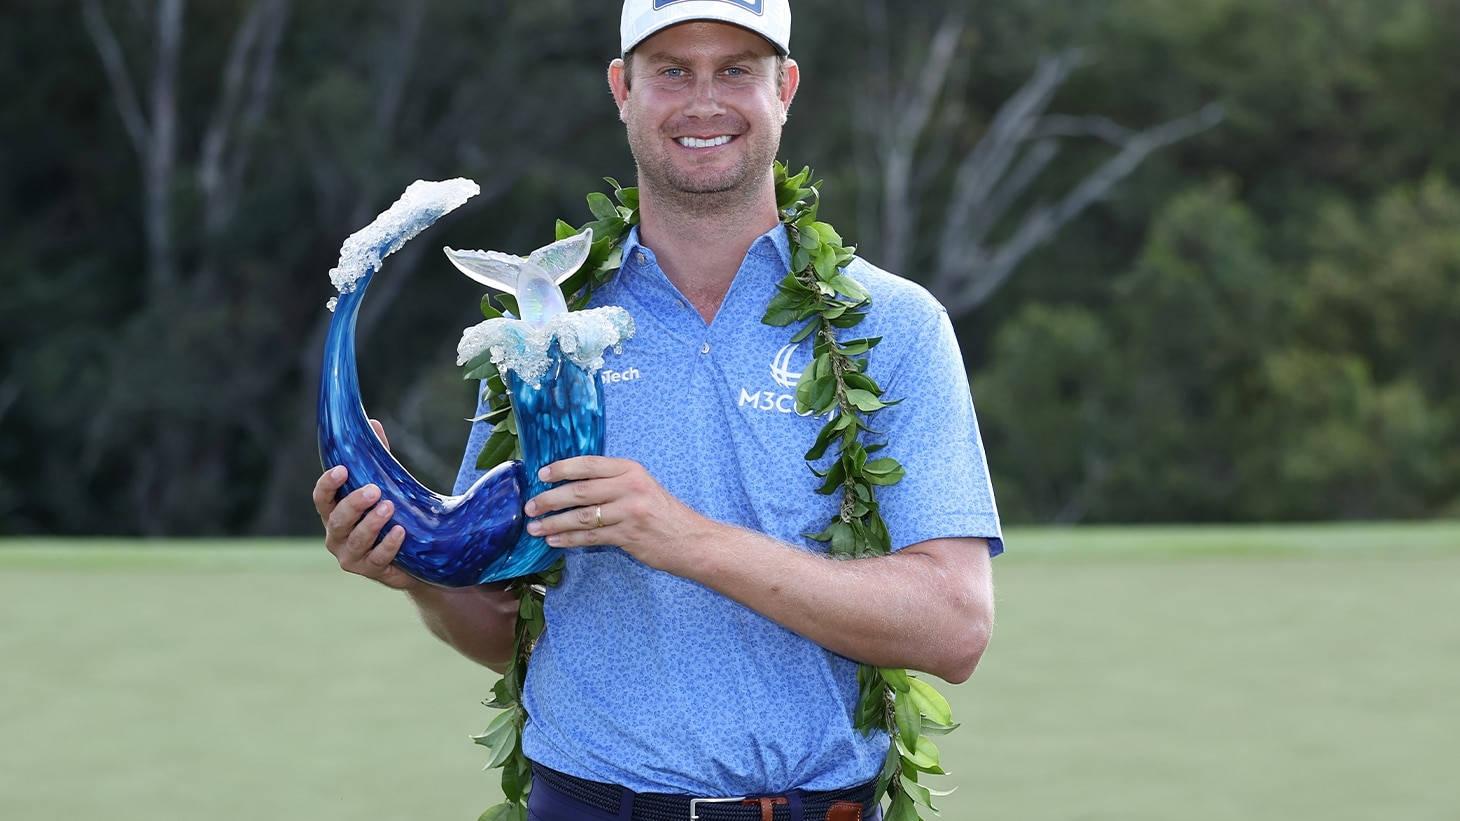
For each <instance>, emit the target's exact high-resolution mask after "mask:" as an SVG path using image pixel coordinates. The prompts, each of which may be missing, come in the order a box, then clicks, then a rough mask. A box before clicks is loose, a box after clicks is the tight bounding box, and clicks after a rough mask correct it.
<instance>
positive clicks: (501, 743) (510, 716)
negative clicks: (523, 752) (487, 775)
mask: <svg viewBox="0 0 1460 821" xmlns="http://www.w3.org/2000/svg"><path fill="white" fill-rule="evenodd" d="M517 713H518V708H516V707H512V708H509V709H506V710H503V711H502V712H501V713H499V714H498V715H497V717H496V718H494V719H492V723H490V724H488V725H487V729H486V730H484V731H482V734H481V735H475V736H472V741H474V742H476V743H477V744H480V745H482V746H483V747H486V748H487V749H488V750H491V751H492V755H491V758H490V759H489V760H488V762H487V765H486V767H484V768H483V769H488V770H489V769H492V768H493V767H500V766H502V762H504V761H506V760H507V757H508V756H510V755H512V753H513V751H514V750H516V749H517Z"/></svg>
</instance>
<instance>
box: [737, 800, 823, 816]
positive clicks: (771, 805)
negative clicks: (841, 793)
mask: <svg viewBox="0 0 1460 821" xmlns="http://www.w3.org/2000/svg"><path fill="white" fill-rule="evenodd" d="M740 803H742V804H759V805H760V821H772V819H774V818H775V817H776V816H775V813H776V811H775V807H776V806H777V805H780V806H784V805H785V804H786V803H787V801H786V799H785V797H784V796H779V795H778V796H775V797H774V798H772V797H770V796H766V797H764V798H747V799H745V800H744V801H741V802H740ZM827 818H828V819H830V818H831V816H829V815H828V816H827Z"/></svg>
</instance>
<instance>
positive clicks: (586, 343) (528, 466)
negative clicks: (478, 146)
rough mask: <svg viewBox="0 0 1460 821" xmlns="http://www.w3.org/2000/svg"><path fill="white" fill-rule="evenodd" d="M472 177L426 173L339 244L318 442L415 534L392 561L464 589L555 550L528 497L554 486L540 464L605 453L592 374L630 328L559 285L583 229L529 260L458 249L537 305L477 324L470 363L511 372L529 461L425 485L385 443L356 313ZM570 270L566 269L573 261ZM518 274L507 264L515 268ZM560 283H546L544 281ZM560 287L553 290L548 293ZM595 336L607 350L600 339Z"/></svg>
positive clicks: (614, 312)
mask: <svg viewBox="0 0 1460 821" xmlns="http://www.w3.org/2000/svg"><path fill="white" fill-rule="evenodd" d="M477 190H478V189H477V186H476V184H475V183H473V182H471V181H470V180H450V181H446V182H419V181H418V182H416V183H414V184H412V185H411V186H410V187H409V188H407V189H406V193H405V194H404V195H402V197H401V199H400V200H398V201H397V202H396V203H395V204H394V205H392V206H391V208H390V209H389V210H387V211H386V212H385V213H383V214H381V215H380V216H379V217H377V218H376V220H375V221H374V222H372V223H371V224H370V225H369V226H367V227H366V228H364V229H362V230H361V231H359V232H357V233H356V234H354V235H352V236H351V237H350V238H349V239H348V240H346V241H345V244H344V246H343V247H342V248H341V249H340V264H339V266H338V267H336V268H335V269H334V270H332V271H330V279H331V281H333V282H334V284H335V286H336V287H337V288H338V289H339V291H340V296H339V298H338V300H337V301H332V303H331V307H332V309H333V310H334V316H333V318H332V319H331V320H330V327H329V333H328V335H327V337H326V339H325V348H324V366H323V369H322V371H321V375H320V390H319V406H318V414H319V416H318V421H319V452H320V461H321V462H322V463H323V465H324V466H325V467H331V466H333V465H344V466H345V467H346V468H347V469H348V470H349V478H348V480H347V481H346V483H345V485H344V486H343V487H342V488H341V489H340V495H341V496H343V495H345V494H348V493H350V492H352V491H354V490H356V489H357V488H360V487H363V486H364V485H367V484H375V485H376V486H378V487H379V488H380V490H381V498H382V500H389V501H391V502H392V503H393V504H394V505H395V513H394V515H393V516H392V517H391V520H390V522H389V523H388V524H387V525H386V526H385V528H383V529H382V532H389V530H390V528H391V527H393V526H395V525H400V526H401V527H402V528H403V529H404V530H405V534H406V536H405V541H404V543H403V544H402V545H401V549H400V551H399V552H398V553H397V554H396V559H395V563H396V564H397V565H398V566H400V567H401V568H402V569H403V570H405V571H406V572H407V573H409V574H411V575H412V576H415V577H416V578H418V579H421V580H423V581H427V582H430V583H432V584H437V585H442V586H446V587H462V586H467V585H472V584H479V583H482V582H487V581H496V580H500V579H509V578H515V577H517V576H524V575H528V574H531V573H535V572H538V571H540V570H544V569H546V568H547V567H549V566H551V565H552V564H553V562H554V561H556V560H557V555H556V554H557V552H558V551H556V550H553V549H551V548H549V547H548V546H547V544H546V542H544V541H542V540H541V539H538V538H535V537H532V536H530V535H528V534H527V532H526V530H525V529H524V527H523V524H524V516H523V512H522V506H523V504H524V503H525V501H526V500H527V499H529V498H531V497H532V496H534V495H536V494H537V493H539V492H541V491H542V490H544V489H546V488H545V486H544V485H543V484H542V482H540V481H539V480H538V479H537V471H538V468H540V467H542V466H543V465H545V464H547V463H549V462H552V461H556V460H558V459H564V458H567V457H570V456H580V455H587V454H601V453H602V452H603V411H602V405H601V402H600V399H599V394H598V379H597V377H596V371H597V369H598V368H599V367H601V365H602V357H603V351H604V349H605V348H607V347H609V346H611V345H617V344H618V343H619V341H620V340H621V339H622V338H624V337H625V336H629V335H632V333H633V330H632V322H631V321H630V320H629V319H628V316H627V314H625V313H624V312H623V311H622V310H621V309H598V310H596V311H584V312H580V313H575V314H568V313H567V308H566V306H565V305H564V304H563V299H562V294H561V292H560V291H559V290H558V288H557V285H558V283H560V282H561V281H562V280H564V279H566V278H567V277H568V276H569V275H571V274H572V273H573V271H574V270H576V269H577V268H578V267H579V266H580V265H582V263H583V261H584V259H586V258H587V255H588V248H589V245H590V244H591V242H592V235H591V234H581V235H578V236H576V237H571V238H569V239H567V240H563V241H562V242H559V243H554V244H553V245H550V246H548V247H547V248H544V249H540V250H539V251H537V252H534V254H533V255H532V256H530V257H528V258H527V259H525V260H524V259H522V258H520V257H513V256H510V255H506V254H497V253H494V252H482V251H470V252H456V251H450V250H449V249H448V255H451V256H452V261H453V262H454V263H456V264H457V266H458V267H459V268H462V269H463V270H467V268H468V267H469V266H468V265H467V264H464V263H463V262H462V261H461V260H462V259H467V260H472V261H473V262H472V263H471V265H470V267H473V268H475V269H480V268H483V267H486V268H490V269H492V270H493V271H494V272H495V273H496V274H498V275H501V276H500V277H499V278H495V279H492V280H491V281H488V280H487V279H484V278H483V277H481V276H478V275H475V274H472V273H470V272H469V275H472V276H473V278H475V279H478V280H480V281H484V282H488V284H490V285H492V286H493V287H496V288H499V289H500V290H506V291H509V292H512V293H516V294H517V295H518V297H519V303H520V304H522V305H527V306H530V310H531V312H532V315H531V317H530V320H529V318H528V317H527V316H526V314H527V313H528V311H529V309H527V308H525V309H524V311H523V312H524V315H525V316H524V319H523V320H516V319H508V318H500V319H493V320H488V321H486V322H483V323H481V324H480V325H478V326H475V327H473V328H470V329H468V330H467V332H466V334H464V335H463V339H462V345H461V347H460V348H459V351H458V352H459V353H460V354H461V355H462V356H463V357H464V358H463V359H462V362H463V363H464V362H466V361H469V360H470V359H471V358H474V357H475V356H477V355H478V354H479V353H480V352H481V351H483V350H489V351H491V353H492V358H493V360H494V361H496V362H497V364H498V367H499V368H500V369H501V370H502V372H503V374H504V376H505V377H506V379H507V383H508V387H509V391H510V394H511V400H512V403H513V408H514V410H515V412H516V415H517V420H518V422H517V424H518V433H519V437H520V440H519V441H520V443H521V448H522V452H523V461H521V462H519V461H516V460H513V461H508V462H505V463H503V464H501V465H497V466H496V467H494V468H492V469H491V470H489V471H488V472H487V473H486V474H484V475H483V476H482V477H481V478H479V479H478V480H477V481H476V482H475V483H474V484H473V485H472V486H471V487H470V488H469V489H468V490H467V491H466V492H465V493H463V494H461V495H459V496H444V495H442V494H439V493H435V492H433V491H431V490H430V489H428V488H426V487H425V486H423V485H422V484H421V483H420V482H418V481H417V480H416V479H415V478H414V477H412V476H411V475H410V473H409V472H408V471H407V470H406V469H405V468H404V467H402V466H401V464H400V462H398V461H397V460H396V459H395V457H394V456H392V455H391V454H390V452H389V451H388V450H387V449H386V448H385V446H384V445H383V444H382V443H381V441H380V439H379V438H378V437H377V436H376V435H375V431H374V430H373V429H372V428H371V427H370V423H369V419H368V417H367V416H366V414H365V409H364V407H363V405H362V404H361V402H360V385H359V377H358V374H357V371H356V366H355V324H356V319H357V317H358V315H359V311H360V303H361V301H362V299H363V297H364V293H365V288H366V286H368V285H369V283H370V280H371V278H372V277H373V276H374V275H375V273H376V272H378V271H379V269H380V266H381V263H382V261H383V260H384V258H385V257H387V256H389V255H390V254H391V253H393V252H394V251H396V250H397V249H399V248H400V247H401V246H402V245H404V244H405V243H406V241H407V240H409V239H411V238H412V237H414V236H415V235H416V234H418V233H420V232H421V231H422V230H424V229H425V228H426V227H428V226H430V225H431V224H432V223H434V222H435V221H436V220H437V219H439V218H440V217H441V215H443V214H445V213H447V212H448V211H451V210H453V209H455V208H456V207H458V206H459V205H461V204H462V203H463V202H465V201H466V200H467V199H469V198H470V197H472V196H474V195H475V194H476V193H477ZM565 266H571V267H568V268H567V270H566V271H564V270H563V268H564V267H565ZM508 275H511V276H510V277H509V276H508ZM545 284H546V285H547V286H550V287H547V288H544V285H545ZM549 292H551V293H549ZM594 345H597V346H598V347H597V349H596V351H595V350H592V347H593V346H594Z"/></svg>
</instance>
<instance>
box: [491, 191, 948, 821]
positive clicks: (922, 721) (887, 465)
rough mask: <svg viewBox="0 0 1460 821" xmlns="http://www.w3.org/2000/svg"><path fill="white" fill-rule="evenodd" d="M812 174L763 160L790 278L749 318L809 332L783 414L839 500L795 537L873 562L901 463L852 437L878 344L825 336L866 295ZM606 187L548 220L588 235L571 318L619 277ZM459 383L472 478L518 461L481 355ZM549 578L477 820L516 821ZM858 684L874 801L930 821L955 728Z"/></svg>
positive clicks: (511, 689) (875, 674) (883, 687)
mask: <svg viewBox="0 0 1460 821" xmlns="http://www.w3.org/2000/svg"><path fill="white" fill-rule="evenodd" d="M811 177H812V173H811V169H809V168H803V169H802V170H801V172H800V173H799V174H796V175H795V176H791V175H789V174H788V173H787V171H786V168H785V166H784V165H782V164H781V163H779V162H778V163H776V164H775V186H776V206H777V209H778V211H779V215H780V219H781V223H782V224H783V225H785V226H786V230H787V233H788V235H789V238H790V241H791V248H792V251H791V271H790V272H789V273H788V274H786V277H785V278H784V279H783V280H781V282H780V283H779V284H778V285H777V286H776V295H775V296H774V297H773V298H772V299H771V301H770V304H769V305H768V306H767V307H766V312H765V316H764V317H762V318H761V321H762V322H764V323H765V324H767V325H774V326H778V327H784V326H789V325H795V324H797V323H801V327H800V328H799V329H798V330H797V331H796V333H795V334H794V335H793V336H792V341H794V342H800V341H802V340H804V339H807V338H808V337H814V343H813V348H812V361H811V364H810V365H809V366H807V368H806V370H805V371H804V372H803V373H802V374H801V380H800V382H799V383H798V385H797V387H796V410H797V411H798V412H801V413H808V412H809V413H811V414H812V415H814V416H815V417H817V418H825V419H826V420H827V421H826V423H825V425H823V426H822V428H821V431H820V433H818V434H817V437H816V440H815V442H814V443H813V444H812V446H811V448H810V450H808V451H807V452H806V455H805V458H806V460H807V463H808V466H809V467H811V470H812V472H814V473H815V474H816V476H817V477H818V478H820V479H822V480H823V481H822V484H821V486H820V487H819V488H818V489H817V492H818V493H822V494H826V495H831V494H835V493H840V494H841V505H840V509H839V511H838V513H837V515H836V516H835V517H834V518H833V519H832V521H831V522H830V523H829V524H828V525H827V527H826V529H825V530H823V531H821V532H820V533H817V534H808V535H810V537H811V538H813V539H816V540H817V541H820V542H826V543H828V550H829V553H830V555H831V556H833V557H835V558H838V559H857V558H866V557H871V556H883V555H886V554H887V553H889V552H891V548H892V543H891V537H890V536H889V534H888V532H887V524H886V523H885V522H883V520H882V516H881V514H880V513H879V512H878V508H877V496H876V488H877V487H879V486H886V485H892V484H896V483H897V482H898V481H899V480H900V479H902V477H903V467H902V465H900V464H898V462H897V460H895V459H891V458H887V457H882V458H876V459H874V458H871V455H872V454H873V453H875V452H876V451H878V450H880V449H881V448H882V447H883V446H882V445H863V444H862V441H861V434H862V432H863V431H870V430H871V428H870V427H868V425H867V414H871V413H875V412H876V411H878V410H881V409H882V408H885V407H887V406H889V405H893V404H896V402H895V401H893V400H887V399H884V398H883V392H882V389H881V388H880V387H879V386H878V385H877V383H876V382H875V381H874V380H873V379H872V378H871V377H870V376H868V374H867V358H868V352H869V351H870V350H871V349H872V348H873V347H875V346H876V345H877V343H878V342H880V341H881V340H880V338H863V339H851V340H847V341H842V340H840V338H839V336H838V331H840V330H842V329H846V328H852V327H855V326H856V325H857V324H858V323H860V322H861V321H862V319H863V318H864V317H865V316H866V312H867V309H868V308H869V307H870V306H871V299H870V296H869V295H868V293H867V291H866V289H864V288H863V287H862V286H861V285H860V284H858V283H857V282H856V281H855V280H853V279H852V278H851V277H848V276H846V275H845V274H844V273H843V269H844V267H845V266H846V265H847V264H848V263H849V262H851V260H852V255H853V252H854V249H853V248H850V247H847V246H844V245H843V244H842V238H841V236H840V235H839V234H838V233H837V232H836V229H834V228H832V227H831V226H830V225H828V224H827V223H824V222H819V221H817V219H816V212H817V207H818V202H819V200H820V192H819V188H820V185H821V183H820V181H816V182H812V181H811ZM607 181H608V183H609V184H610V185H612V186H613V195H614V199H616V200H617V203H615V202H614V200H612V199H609V197H608V196H607V195H605V194H603V193H600V192H594V193H591V194H589V195H588V207H589V210H590V211H591V212H592V214H593V216H594V219H593V221H591V222H588V223H586V224H585V225H583V226H580V227H578V228H574V227H573V226H572V225H570V224H568V223H566V222H563V221H562V220H559V221H558V223H557V229H556V235H557V236H556V238H557V239H564V238H566V237H569V236H572V235H573V234H577V233H581V232H582V231H583V230H584V229H585V228H592V229H593V236H594V242H593V247H592V250H591V252H590V253H589V256H588V260H587V261H586V262H585V263H584V264H583V266H582V267H581V268H580V269H579V270H578V272H577V273H575V274H574V275H573V276H572V277H570V278H569V279H568V280H567V281H566V282H564V283H563V285H562V288H563V293H564V294H565V295H567V296H568V306H569V308H570V309H572V310H578V309H581V308H583V307H585V306H586V305H587V304H588V301H589V299H590V298H591V296H592V294H593V292H594V291H595V290H596V289H597V288H598V287H599V286H601V285H603V284H604V283H605V282H607V281H608V280H609V279H610V278H611V277H612V276H613V274H614V272H615V271H617V270H618V268H619V266H620V265H621V264H622V262H623V250H622V246H623V242H624V240H625V239H626V238H627V237H628V234H629V230H630V229H631V228H632V227H633V226H635V225H637V224H638V222H639V193H638V190H637V189H635V188H625V187H623V186H621V185H619V184H618V182H617V181H616V180H613V179H612V178H607ZM495 298H496V300H497V303H498V304H497V306H494V305H493V304H492V301H491V300H492V297H491V296H490V295H489V296H488V297H486V298H483V300H482V313H483V314H484V315H485V316H487V317H488V318H491V317H495V316H501V315H502V313H503V312H504V311H510V312H512V313H516V311H517V305H516V303H515V300H514V299H513V298H512V297H510V296H507V295H497V296H496V297H495ZM466 378H467V379H473V380H486V381H485V387H484V392H485V394H486V397H487V404H488V412H487V413H486V414H485V415H484V416H482V417H479V418H480V419H486V420H488V421H492V422H493V428H492V435H491V436H490V437H489V438H488V439H487V442H486V444H485V445H484V446H483V447H482V452H481V455H480V456H479V457H478V460H477V464H478V466H480V467H482V468H483V469H485V468H489V467H491V466H493V465H496V464H499V463H501V462H502V461H504V460H506V459H510V458H513V457H514V456H515V455H516V454H517V453H518V449H517V421H516V417H515V416H514V415H513V411H512V407H511V404H510V402H509V401H508V399H507V394H506V386H505V385H504V384H503V381H502V378H501V375H500V374H499V373H498V372H497V370H496V368H495V366H493V365H492V363H491V361H490V359H488V358H487V357H486V356H485V355H483V356H481V357H478V358H477V359H476V360H473V361H472V362H470V363H468V364H467V366H466ZM828 453H830V454H831V459H830V461H829V462H827V463H826V465H827V466H826V467H825V468H822V469H818V468H816V467H814V466H812V463H816V462H821V461H822V460H823V459H825V458H827V455H828ZM561 573H562V565H561V564H559V565H556V566H554V567H553V568H551V569H549V570H548V571H546V572H544V573H540V574H537V575H535V576H533V577H530V578H526V579H519V580H516V582H515V583H514V589H515V590H516V591H517V594H518V602H519V605H518V618H517V628H516V635H515V642H514V645H513V652H512V660H511V661H510V662H509V664H508V667H507V670H506V673H505V674H504V675H503V676H502V679H501V681H499V682H497V684H496V686H495V687H494V688H493V690H492V698H491V700H489V701H487V702H485V704H486V706H488V707H494V708H498V709H500V710H502V712H501V713H500V714H499V715H498V716H497V717H496V718H495V719H494V720H493V721H492V722H491V723H490V724H488V725H487V728H486V730H485V731H483V732H482V733H481V735H478V736H474V737H473V740H475V741H476V742H477V743H478V744H481V745H483V746H485V747H487V748H488V749H489V750H490V751H491V756H490V758H489V760H488V762H487V765H486V768H487V769H491V768H493V767H500V768H502V793H503V795H504V796H505V797H506V801H504V802H503V803H501V804H497V805H495V806H493V807H491V808H489V809H488V810H487V811H486V812H484V813H482V815H481V818H480V819H479V821H504V820H505V819H515V820H516V821H526V818H527V808H526V804H527V792H528V790H529V788H530V784H531V777H532V774H531V769H530V764H529V763H528V760H527V757H526V756H525V755H524V754H523V752H522V746H521V739H522V727H523V724H524V723H525V721H526V719H527V714H526V712H525V711H524V710H523V708H522V703H521V696H522V687H523V683H524V682H525V680H526V676H527V663H528V659H529V658H530V656H531V654H532V647H533V645H534V644H535V643H536V641H537V638H538V637H539V636H540V635H542V631H543V629H544V627H545V626H546V622H545V620H544V618H543V604H542V603H543V597H544V595H545V593H546V588H547V587H550V586H552V585H555V584H556V583H557V580H558V578H559V577H560V576H561ZM857 683H858V688H859V692H860V695H859V699H858V704H857V714H856V726H857V728H858V729H859V730H861V731H862V732H863V733H870V732H873V731H874V730H878V729H881V730H885V731H887V733H888V734H889V735H890V736H891V738H892V744H891V747H890V748H889V750H888V753H887V759H886V761H885V763H884V765H883V768H882V772H881V774H880V776H879V777H878V781H877V796H878V800H879V801H880V800H881V797H882V796H883V795H884V794H886V795H890V796H891V804H890V805H889V806H888V809H887V814H886V819H887V821H911V820H912V819H917V818H919V817H920V816H919V812H920V810H919V808H923V809H927V810H928V811H929V812H931V813H934V814H936V813H937V809H936V808H935V807H934V806H933V801H932V799H933V796H941V795H946V794H947V792H942V791H937V790H932V789H929V788H928V787H926V786H924V785H923V784H920V783H919V782H918V779H919V777H920V776H921V775H923V774H924V773H931V774H936V775H941V774H943V772H944V771H943V769H942V767H941V766H940V764H939V757H938V748H937V746H936V745H935V744H934V743H933V741H932V739H931V738H930V736H933V735H943V734H946V733H948V732H950V731H951V730H953V729H954V728H955V727H957V725H956V724H954V723H953V716H952V711H951V710H950V709H949V707H948V702H947V700H946V699H944V698H943V696H941V695H940V694H939V693H938V691H937V690H935V689H934V688H933V686H932V685H930V684H928V683H927V682H925V681H923V680H921V679H917V678H914V677H912V676H911V675H909V674H908V671H906V670H900V669H892V668H883V667H872V666H869V665H865V664H864V665H862V666H861V667H860V668H859V669H858V671H857Z"/></svg>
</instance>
